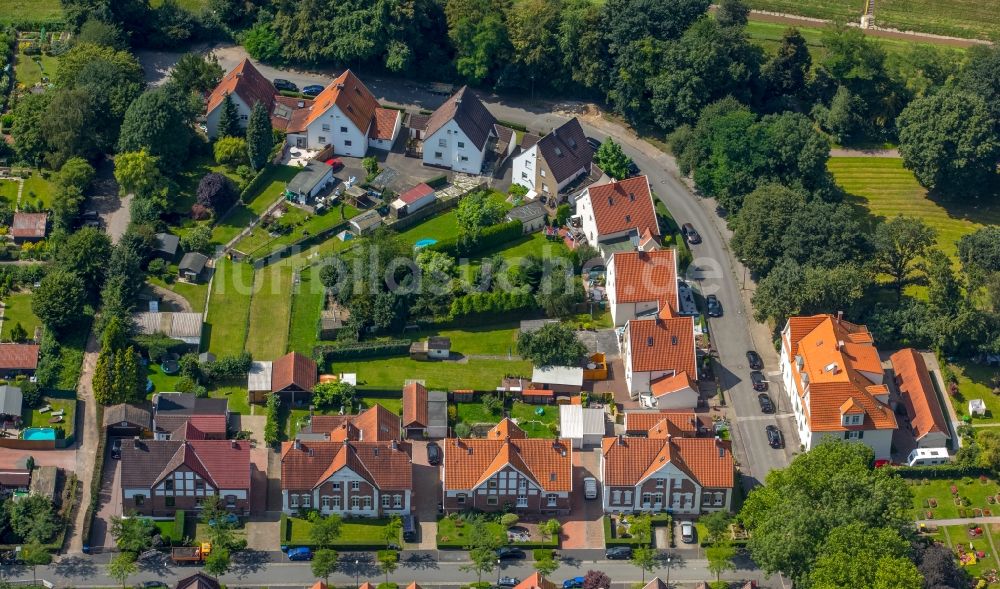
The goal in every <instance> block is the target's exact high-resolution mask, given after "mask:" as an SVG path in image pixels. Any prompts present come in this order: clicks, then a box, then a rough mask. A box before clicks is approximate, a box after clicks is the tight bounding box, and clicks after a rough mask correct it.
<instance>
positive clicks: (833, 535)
mask: <svg viewBox="0 0 1000 589" xmlns="http://www.w3.org/2000/svg"><path fill="white" fill-rule="evenodd" d="M910 552H911V548H910V543H909V542H907V541H906V540H905V539H904V538H903V537H902V536H901V535H900V533H899V532H898V531H897V530H894V529H892V528H885V527H874V528H873V527H869V526H866V525H865V524H863V523H859V522H855V523H849V524H844V525H841V526H838V527H836V528H834V529H832V530H830V534H829V535H828V536H827V538H826V541H825V542H824V543H823V546H822V547H821V548H820V554H819V557H818V558H817V559H816V563H815V564H814V565H813V569H812V571H810V572H809V582H808V583H807V585H808V586H811V587H814V588H816V589H834V588H836V587H884V588H886V589H922V587H923V586H924V584H923V579H922V577H921V575H920V571H918V570H917V567H916V565H915V564H914V563H913V562H912V560H911V554H910ZM710 562H711V561H710ZM887 573H888V574H887Z"/></svg>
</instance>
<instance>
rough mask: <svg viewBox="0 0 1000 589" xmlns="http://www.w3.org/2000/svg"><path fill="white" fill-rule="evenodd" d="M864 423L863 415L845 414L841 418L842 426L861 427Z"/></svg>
mask: <svg viewBox="0 0 1000 589" xmlns="http://www.w3.org/2000/svg"><path fill="white" fill-rule="evenodd" d="M864 421H865V416H864V414H863V413H845V414H844V415H842V416H841V424H842V425H844V426H855V425H861V424H862V423H864Z"/></svg>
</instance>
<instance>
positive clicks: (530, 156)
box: [511, 145, 538, 190]
mask: <svg viewBox="0 0 1000 589" xmlns="http://www.w3.org/2000/svg"><path fill="white" fill-rule="evenodd" d="M537 158H538V146H537V145H532V146H531V147H530V148H529V149H528V150H527V151H524V152H522V153H519V154H518V155H517V156H516V157H515V158H514V163H513V164H512V170H513V171H512V173H511V182H513V183H514V184H517V185H518V186H524V187H525V188H527V189H528V190H535V167H536V164H537V162H536V161H535V160H536V159H537Z"/></svg>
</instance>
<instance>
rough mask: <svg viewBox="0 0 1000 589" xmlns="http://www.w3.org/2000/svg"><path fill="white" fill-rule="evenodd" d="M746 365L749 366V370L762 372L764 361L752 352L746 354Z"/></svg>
mask: <svg viewBox="0 0 1000 589" xmlns="http://www.w3.org/2000/svg"><path fill="white" fill-rule="evenodd" d="M747 363H748V364H749V365H750V370H764V360H762V359H761V357H760V354H758V353H757V352H755V351H753V350H749V351H748V352H747Z"/></svg>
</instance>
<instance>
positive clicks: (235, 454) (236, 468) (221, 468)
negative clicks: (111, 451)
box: [121, 440, 252, 516]
mask: <svg viewBox="0 0 1000 589" xmlns="http://www.w3.org/2000/svg"><path fill="white" fill-rule="evenodd" d="M251 468H252V466H251V461H250V443H249V442H247V441H237V440H186V441H180V440H122V448H121V502H122V509H123V511H124V512H126V513H128V512H135V513H139V514H142V515H148V516H167V515H172V514H173V513H174V512H175V511H178V510H183V511H193V510H197V509H199V508H200V507H201V504H202V502H203V501H204V500H205V497H210V496H214V495H217V496H219V497H222V498H223V501H224V504H225V506H226V508H227V509H229V510H230V511H232V512H233V513H239V514H247V513H249V510H250V505H251V503H250V502H251Z"/></svg>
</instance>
